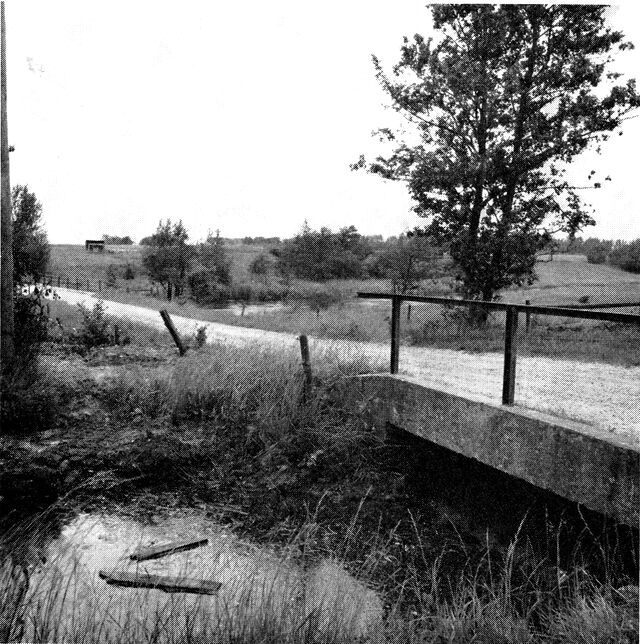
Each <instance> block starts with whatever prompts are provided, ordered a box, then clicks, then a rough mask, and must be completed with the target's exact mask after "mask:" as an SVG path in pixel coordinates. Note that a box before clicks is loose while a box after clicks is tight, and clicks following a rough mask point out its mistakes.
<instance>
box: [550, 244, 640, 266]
mask: <svg viewBox="0 0 640 644" xmlns="http://www.w3.org/2000/svg"><path fill="white" fill-rule="evenodd" d="M559 250H561V252H569V253H579V254H581V255H585V256H586V257H587V261H588V262H589V263H591V264H604V263H609V264H611V265H613V266H617V267H618V268H621V269H622V270H624V271H629V272H631V273H640V239H635V240H633V241H629V242H626V241H623V240H622V239H616V240H613V239H599V238H598V237H589V238H587V239H582V238H580V237H578V238H576V239H573V240H564V242H563V243H562V245H561V246H560V248H559Z"/></svg>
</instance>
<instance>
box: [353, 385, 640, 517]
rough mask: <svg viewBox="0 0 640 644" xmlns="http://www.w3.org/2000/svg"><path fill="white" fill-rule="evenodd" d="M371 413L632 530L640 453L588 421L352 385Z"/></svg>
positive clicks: (639, 512)
mask: <svg viewBox="0 0 640 644" xmlns="http://www.w3.org/2000/svg"><path fill="white" fill-rule="evenodd" d="M356 382H357V384H358V387H359V388H360V392H361V394H362V396H363V399H364V400H365V401H366V402H367V403H368V409H369V413H370V414H372V416H373V418H374V419H375V421H376V422H377V424H378V425H379V426H380V425H381V424H386V423H390V424H392V425H394V426H396V427H400V428H402V429H404V430H406V431H408V432H410V433H412V434H414V435H416V436H419V437H421V438H424V439H426V440H428V441H431V442H433V443H436V444H437V445H440V446H442V447H445V448H447V449H450V450H452V451H454V452H456V453H458V454H462V455H463V456H467V457H469V458H473V459H476V460H477V461H480V462H481V463H484V464H485V465H489V466H491V467H494V468H496V469H498V470H500V471H502V472H505V473H507V474H510V475H512V476H515V477H518V478H520V479H523V480H525V481H527V482H529V483H531V484H533V485H536V486H538V487H540V488H542V489H545V490H549V491H551V492H554V493H555V494H558V495H560V496H562V497H564V498H566V499H569V500H570V501H574V502H576V503H580V504H582V505H584V506H585V507H587V508H589V509H591V510H594V511H596V512H600V513H602V514H605V515H608V516H611V517H613V518H614V519H616V520H617V521H619V522H621V523H624V524H626V525H630V526H634V527H638V524H639V520H640V494H639V485H640V448H639V443H638V440H633V439H631V438H629V437H628V436H619V435H616V434H613V433H612V434H611V435H610V436H605V435H603V433H602V432H601V431H597V430H595V429H594V428H593V427H591V426H590V425H588V424H586V423H581V422H578V421H573V420H565V419H562V418H557V417H555V416H551V415H548V414H544V413H541V412H536V411H531V410H529V409H524V408H521V407H518V406H517V405H508V406H507V405H500V404H497V403H495V404H494V403H490V402H487V401H486V400H482V399H480V398H477V399H474V398H473V397H472V396H469V395H465V396H464V397H462V396H460V395H459V394H456V393H454V392H450V391H447V390H445V389H440V388H439V389H436V388H434V387H432V386H426V385H425V384H421V382H420V381H419V380H417V379H414V378H410V377H407V376H399V375H391V374H372V375H364V376H359V377H358V378H357V379H356Z"/></svg>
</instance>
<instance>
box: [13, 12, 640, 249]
mask: <svg viewBox="0 0 640 644" xmlns="http://www.w3.org/2000/svg"><path fill="white" fill-rule="evenodd" d="M424 4H425V3H424V2H416V1H414V0H387V1H382V0H350V1H346V0H328V1H326V2H323V3H317V2H316V3H311V2H300V1H299V0H272V1H271V2H264V1H261V0H246V1H245V2H205V1H201V2H195V1H194V2H183V3H176V2H171V3H170V2H166V1H165V0H154V1H153V2H150V1H141V0H136V1H135V2H133V1H131V0H129V1H127V2H116V1H113V0H112V1H111V2H108V3H97V2H87V1H86V0H82V1H78V2H75V1H74V2H72V1H68V0H65V1H60V2H50V0H49V1H46V2H35V1H29V0H7V2H6V18H7V35H8V38H7V41H8V45H7V56H8V83H9V97H8V110H9V139H10V143H11V144H12V145H14V146H15V148H16V149H15V152H13V153H12V154H11V180H12V184H18V183H19V184H25V183H26V184H28V185H29V187H30V189H31V190H32V191H34V192H35V193H36V195H37V196H38V198H39V199H40V201H41V202H42V204H43V208H44V215H45V224H46V227H47V230H48V233H49V238H50V240H51V241H52V242H53V243H81V242H83V241H84V240H85V239H86V238H95V237H101V236H102V235H103V234H104V233H107V234H114V235H130V236H131V237H132V238H134V239H135V240H136V241H137V240H139V239H140V237H142V236H144V235H148V234H150V233H151V232H153V231H154V230H155V228H156V225H157V223H158V220H159V219H160V218H163V219H164V218H167V217H171V218H172V219H174V220H177V219H179V218H182V219H183V221H184V222H185V224H186V226H187V228H188V229H189V231H190V233H191V238H192V239H198V238H202V237H203V236H205V235H206V233H207V230H208V229H210V230H215V229H216V228H220V230H221V232H222V235H223V236H226V237H240V236H244V235H252V236H256V235H264V236H274V235H277V236H290V235H292V234H293V233H295V232H296V231H297V230H298V229H299V228H300V226H301V225H302V222H303V220H304V219H305V218H306V219H307V220H308V221H309V224H310V225H311V226H312V227H320V226H322V225H326V226H329V227H332V228H337V227H340V226H344V225H349V224H354V225H355V226H357V228H358V229H359V230H360V231H361V232H363V233H366V234H375V233H381V234H384V235H392V234H397V233H398V232H400V231H402V230H403V229H405V228H407V227H410V226H412V225H413V224H416V223H419V222H420V220H419V219H418V218H417V217H415V216H414V215H412V213H411V212H410V208H411V202H410V200H409V198H408V196H407V194H406V188H405V187H404V186H403V185H402V184H397V183H391V182H384V181H382V180H381V179H380V178H377V177H373V176H368V175H367V174H366V173H354V172H351V171H350V170H349V164H350V163H352V162H354V161H356V160H357V158H358V157H359V155H360V154H361V153H367V152H369V153H370V152H373V151H375V149H376V144H375V141H374V140H373V139H372V138H371V136H370V134H371V131H372V130H374V129H376V128H378V127H382V126H384V125H386V124H388V123H389V119H390V116H389V114H388V112H387V111H386V110H385V109H384V107H383V105H384V103H385V95H384V93H383V92H382V90H381V89H380V88H379V86H378V84H377V82H376V81H375V78H374V73H373V67H372V63H371V54H372V53H375V54H376V55H378V56H379V57H380V58H381V59H382V60H383V61H384V62H387V63H389V64H393V63H395V62H396V61H397V58H398V54H399V48H400V46H401V44H402V36H404V35H408V36H411V35H413V34H414V33H416V32H418V33H422V34H423V35H425V36H428V35H429V25H430V21H429V12H428V10H427V9H426V8H425V7H424ZM639 18H640V10H639V9H637V8H635V6H634V3H628V4H624V5H621V6H620V7H619V8H618V9H617V11H616V12H615V13H614V15H613V17H612V24H613V26H615V27H616V28H621V29H622V30H623V31H624V32H625V34H626V35H627V37H628V38H629V39H630V40H632V41H634V42H636V43H637V45H638V47H639V49H637V50H635V51H632V52H627V53H625V54H624V55H623V56H620V57H619V64H618V65H617V68H618V69H619V70H620V71H623V72H625V73H627V74H630V75H632V76H633V75H634V74H635V73H636V72H637V70H640V20H639ZM623 130H624V135H623V136H622V137H618V136H615V137H613V139H612V140H611V141H610V142H609V143H608V144H606V145H605V146H604V147H603V151H602V154H601V155H600V156H596V155H594V154H588V155H586V157H585V158H584V159H581V160H580V161H578V162H576V164H575V168H574V170H573V172H574V174H575V176H576V180H578V181H582V182H583V181H584V180H585V179H586V176H587V174H588V173H589V171H590V170H592V169H595V170H598V174H599V175H600V176H601V177H602V178H604V176H606V175H611V177H612V181H611V182H607V183H604V184H603V188H602V189H601V190H599V191H597V192H595V191H590V192H589V195H588V196H589V201H591V203H593V205H594V206H595V207H596V216H597V220H598V226H597V227H595V228H591V229H589V230H588V231H587V233H586V234H587V235H588V236H600V237H606V238H623V239H631V238H635V237H639V236H640V223H639V221H640V217H639V211H638V198H637V193H638V184H639V182H640V175H639V173H638V162H637V154H638V147H639V146H638V143H639V142H640V118H639V119H635V120H631V121H629V122H628V123H627V125H626V127H624V129H623Z"/></svg>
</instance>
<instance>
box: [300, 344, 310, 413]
mask: <svg viewBox="0 0 640 644" xmlns="http://www.w3.org/2000/svg"><path fill="white" fill-rule="evenodd" d="M299 340H300V353H301V355H302V371H303V372H304V387H303V389H302V398H303V400H304V401H306V400H307V399H308V397H309V393H310V392H311V383H312V380H313V374H312V372H311V355H310V353H309V340H308V338H307V336H306V335H301V336H300V338H299Z"/></svg>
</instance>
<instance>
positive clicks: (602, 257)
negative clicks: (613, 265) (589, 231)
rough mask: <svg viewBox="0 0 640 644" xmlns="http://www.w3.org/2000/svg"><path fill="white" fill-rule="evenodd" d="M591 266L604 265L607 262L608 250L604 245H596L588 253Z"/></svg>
mask: <svg viewBox="0 0 640 644" xmlns="http://www.w3.org/2000/svg"><path fill="white" fill-rule="evenodd" d="M586 255H587V261H588V262H589V264H604V263H605V262H606V261H607V248H606V246H604V245H594V246H591V247H589V248H588V249H587V251H586Z"/></svg>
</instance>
